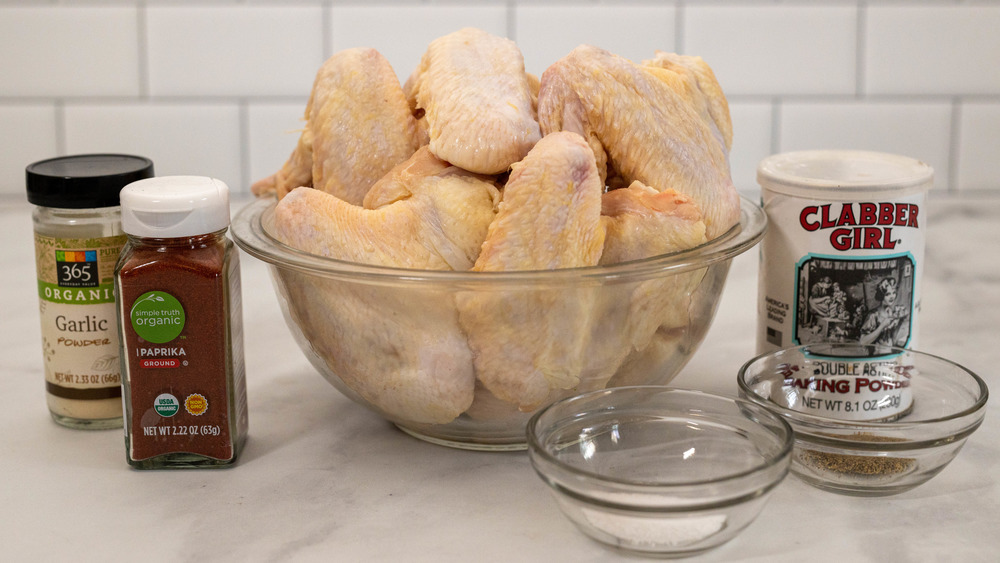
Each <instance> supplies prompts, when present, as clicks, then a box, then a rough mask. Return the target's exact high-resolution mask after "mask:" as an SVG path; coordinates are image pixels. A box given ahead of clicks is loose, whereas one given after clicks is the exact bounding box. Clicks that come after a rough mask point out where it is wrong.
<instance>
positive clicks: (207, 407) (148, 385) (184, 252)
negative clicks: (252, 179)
mask: <svg viewBox="0 0 1000 563" xmlns="http://www.w3.org/2000/svg"><path fill="white" fill-rule="evenodd" d="M225 244H226V243H225V240H224V239H219V243H218V244H209V245H205V246H199V247H188V248H183V249H176V250H175V251H174V252H173V255H172V256H171V257H170V260H162V259H160V260H157V250H156V249H155V248H154V249H149V248H144V247H141V246H140V247H138V248H132V247H126V253H125V254H124V255H123V257H122V262H121V264H120V265H119V273H118V278H119V280H118V283H119V291H120V298H121V322H120V325H121V327H122V335H123V342H124V350H125V354H126V358H127V372H126V391H127V396H126V400H127V405H126V407H127V409H128V413H127V428H128V436H129V444H128V446H129V452H128V453H129V459H130V461H136V462H141V461H143V460H148V459H151V458H155V457H157V456H165V455H170V454H181V453H183V454H192V455H196V456H203V457H205V458H211V459H214V460H231V459H234V458H235V455H236V451H235V448H236V443H235V441H236V440H237V439H238V438H239V437H240V434H241V432H244V431H245V429H244V428H245V421H246V415H245V412H240V409H242V410H243V411H245V400H244V401H243V402H242V403H239V404H232V403H231V402H230V401H231V399H230V396H231V395H232V393H230V392H229V386H230V382H231V381H232V377H233V374H231V373H229V371H230V370H231V368H230V366H231V364H232V357H231V348H232V346H231V339H232V328H233V327H232V321H233V319H232V318H231V308H230V306H229V305H230V303H229V300H230V298H231V296H232V295H233V288H230V287H229V285H231V284H232V283H233V280H232V279H231V276H230V275H228V274H230V273H231V272H232V268H234V267H238V265H236V264H233V263H232V262H233V261H235V260H236V258H235V254H232V253H230V254H229V256H231V257H232V258H230V259H227V258H226V256H227V254H226V252H225ZM159 254H160V256H162V255H163V253H162V252H160V253H159ZM236 279H237V280H238V275H237V276H236ZM235 283H237V284H238V281H237V282H235ZM235 291H236V292H238V291H239V287H238V285H237V286H236V288H235ZM240 337H242V336H241V335H240ZM240 360H242V359H240ZM239 367H240V373H239V374H238V377H239V379H238V380H237V382H238V384H239V386H241V387H242V385H243V381H242V377H243V373H242V361H240V362H239ZM239 395H240V396H242V392H240V393H239Z"/></svg>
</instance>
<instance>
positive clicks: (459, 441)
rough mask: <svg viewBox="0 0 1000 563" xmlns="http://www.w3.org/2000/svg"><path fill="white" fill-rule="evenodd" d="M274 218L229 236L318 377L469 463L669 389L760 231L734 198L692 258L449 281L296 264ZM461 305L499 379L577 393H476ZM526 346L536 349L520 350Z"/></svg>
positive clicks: (303, 259) (461, 275)
mask: <svg viewBox="0 0 1000 563" xmlns="http://www.w3.org/2000/svg"><path fill="white" fill-rule="evenodd" d="M275 205H276V201H275V199H274V198H261V199H258V200H256V201H254V202H252V203H250V204H249V205H247V206H245V207H244V208H243V209H241V210H240V211H239V212H238V213H237V215H236V216H235V217H234V219H233V225H232V233H233V236H234V238H235V240H236V243H237V244H238V245H239V246H240V247H241V248H242V249H243V250H244V251H246V252H247V253H248V254H250V255H251V256H253V257H255V258H257V259H260V260H262V261H264V262H266V263H267V264H268V265H269V269H270V272H271V275H272V281H273V282H274V286H275V289H276V292H277V295H278V301H279V303H280V305H281V308H282V312H283V313H284V317H285V321H286V324H287V325H288V327H289V328H290V329H291V331H292V334H293V336H294V337H295V340H296V342H297V344H298V345H299V347H300V348H301V349H302V351H303V352H304V353H305V355H306V357H307V358H308V359H309V361H310V362H311V363H312V365H313V366H314V367H315V368H316V370H317V371H318V372H319V373H320V374H321V375H322V376H323V377H324V378H325V379H326V380H327V381H329V382H330V383H331V384H332V385H333V386H334V387H335V388H336V389H337V390H339V391H340V392H341V393H343V394H344V395H346V396H347V397H349V398H350V399H352V400H354V401H355V402H357V403H360V404H362V405H364V406H366V407H368V408H370V409H372V410H374V411H375V412H377V413H378V414H380V415H381V416H382V417H384V418H385V419H387V420H389V421H390V422H392V423H394V424H395V425H396V426H398V427H399V428H401V429H402V430H404V431H405V432H407V433H409V434H411V435H413V436H416V437H418V438H421V439H423V440H426V441H430V442H434V443H437V444H442V445H447V446H452V447H458V448H464V449H478V450H517V449H521V450H523V449H524V448H525V447H526V446H525V434H524V427H525V424H526V423H527V421H528V418H530V417H531V414H532V413H533V412H534V411H535V410H537V408H538V407H540V406H542V405H544V404H547V403H549V402H552V401H555V400H558V399H561V398H563V397H568V396H572V395H576V394H579V393H583V392H586V391H592V390H597V389H602V388H605V387H616V386H623V385H636V384H665V383H667V382H668V381H670V380H671V379H672V378H673V377H674V376H675V375H676V374H677V373H678V372H679V371H680V369H681V368H682V367H683V366H684V365H685V364H686V363H687V362H688V360H689V359H690V358H691V356H692V355H693V354H694V352H695V350H697V348H698V346H699V344H700V343H701V341H702V340H703V338H704V337H705V334H706V333H707V331H708V328H709V326H710V325H711V323H712V319H713V318H714V316H715V312H716V309H717V306H718V304H719V297H720V295H721V293H722V288H723V286H724V284H725V280H726V276H727V274H728V272H729V265H730V263H731V261H732V258H733V257H735V256H737V255H739V254H741V253H743V252H745V251H747V250H748V249H750V248H751V247H753V246H754V245H755V244H757V242H759V241H760V239H761V237H762V236H763V233H764V230H765V228H766V224H767V216H766V215H765V214H764V212H763V211H762V210H761V208H760V207H759V206H757V205H756V204H754V203H753V202H751V201H750V200H748V199H746V198H742V200H741V209H740V220H739V223H738V224H736V225H734V226H733V227H732V228H731V229H730V230H729V231H727V232H726V233H725V234H723V235H721V236H719V237H717V238H716V239H713V240H711V241H709V242H707V243H705V244H703V245H701V246H698V247H696V248H692V249H690V250H685V251H682V252H675V253H671V254H664V255H660V256H654V257H651V258H647V259H643V260H635V261H631V262H623V263H620V264H614V265H609V266H594V267H586V268H567V269H561V270H544V271H525V272H448V271H430V270H415V269H403V268H388V267H380V266H372V265H367V264H360V263H354V262H345V261H342V260H335V259H331V258H326V257H323V256H317V255H314V254H309V253H305V252H302V251H299V250H296V249H294V248H291V247H289V246H287V245H285V244H283V243H282V242H280V241H279V240H277V239H276V238H275V237H274V235H273V234H272V232H273V228H272V225H273V220H274V208H275ZM463 302H464V303H469V302H478V303H482V304H483V305H482V306H480V307H478V308H476V309H475V311H476V312H477V314H478V315H479V316H480V317H481V318H482V319H486V320H488V321H489V322H485V323H482V324H483V325H485V326H488V327H490V328H491V329H495V334H497V335H509V337H510V338H514V339H516V340H517V341H516V342H509V341H507V340H505V338H508V336H497V337H493V336H492V335H491V337H490V338H489V339H488V341H489V342H490V343H491V345H492V348H493V355H491V356H490V358H491V359H492V360H493V362H494V365H503V364H507V363H510V364H511V365H526V364H528V365H530V364H531V362H528V361H524V359H523V358H524V356H525V355H530V354H535V355H536V358H537V359H538V363H536V364H535V371H536V372H540V373H543V374H545V376H546V377H549V376H550V375H551V374H552V373H553V372H554V373H556V375H557V377H559V378H562V379H564V380H567V381H570V380H571V381H572V382H575V383H572V382H571V383H567V384H565V385H562V384H561V385H560V386H558V387H554V388H552V389H551V390H550V391H549V394H548V396H547V397H544V401H541V402H539V403H538V405H537V406H534V407H526V406H525V405H517V404H513V403H510V402H507V401H503V400H500V399H498V398H497V397H496V396H494V395H493V394H492V393H491V391H490V389H488V388H487V387H486V385H484V384H483V383H482V382H481V381H480V377H479V373H478V371H477V369H478V368H477V364H476V362H477V361H478V359H479V357H478V354H479V352H477V351H476V350H474V349H473V347H472V346H471V344H470V342H471V337H470V334H469V333H468V332H467V330H466V327H465V326H464V325H463V322H462V321H463V319H462V315H463V313H465V312H466V310H465V309H461V308H460V304H461V303H463ZM525 304H537V306H526V305H525ZM511 311H518V312H519V313H516V314H512V313H511ZM524 334H531V335H536V334H537V335H538V337H537V338H534V339H533V340H530V341H526V339H525V338H523V337H520V338H519V339H517V337H519V336H520V335H524ZM482 341H483V339H482V338H480V342H482ZM525 348H529V349H528V350H525ZM514 358H522V360H521V361H520V364H515V363H514V362H512V361H511V359H514ZM501 375H503V376H504V377H509V378H519V377H521V378H523V377H525V376H526V375H531V374H525V373H521V372H520V370H518V369H511V370H510V372H509V373H503V374H501ZM445 382H447V383H445ZM449 386H452V387H455V388H458V387H461V388H460V389H453V388H451V387H449ZM459 394H461V397H460V398H461V400H454V401H451V402H445V401H444V400H443V399H452V398H453V397H454V396H458V395H459ZM456 405H457V406H456Z"/></svg>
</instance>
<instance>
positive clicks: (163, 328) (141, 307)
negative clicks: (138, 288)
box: [129, 291, 185, 344]
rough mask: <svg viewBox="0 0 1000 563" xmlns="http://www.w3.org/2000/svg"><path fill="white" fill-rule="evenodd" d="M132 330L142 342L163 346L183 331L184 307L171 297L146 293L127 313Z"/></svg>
mask: <svg viewBox="0 0 1000 563" xmlns="http://www.w3.org/2000/svg"><path fill="white" fill-rule="evenodd" d="M129 317H130V318H131V320H132V329H133V330H135V332H136V334H138V335H139V336H140V337H141V338H142V339H143V340H146V341H147V342H153V343H155V344H163V343H165V342H170V341H171V340H173V339H175V338H177V336H179V335H180V333H181V331H182V330H184V321H185V317H184V307H181V303H180V301H178V300H177V298H175V297H174V296H173V295H170V294H169V293H165V292H163V291H147V292H146V293H143V294H142V295H140V296H139V298H138V299H136V300H135V302H134V303H132V310H131V311H130V312H129Z"/></svg>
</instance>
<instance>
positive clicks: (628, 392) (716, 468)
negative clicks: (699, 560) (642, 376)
mask: <svg viewBox="0 0 1000 563" xmlns="http://www.w3.org/2000/svg"><path fill="white" fill-rule="evenodd" d="M527 437H528V452H529V456H530V459H531V463H532V465H533V466H534V468H535V471H536V472H537V473H538V475H539V476H540V477H541V478H542V480H543V481H544V482H545V483H547V484H548V485H549V486H550V488H551V490H552V493H553V496H554V497H555V498H556V500H557V501H558V504H559V507H560V508H561V509H562V511H563V512H564V513H565V514H566V515H567V516H568V517H569V518H570V520H572V521H573V522H574V523H575V524H576V525H577V527H579V528H580V530H582V531H583V532H584V533H585V534H587V535H588V536H590V537H591V538H593V539H595V540H597V541H599V542H602V543H604V544H607V545H609V546H613V547H614V548H617V549H620V550H624V551H626V552H633V553H640V554H644V555H654V556H660V557H681V556H688V555H694V554H697V553H701V552H704V551H707V550H709V549H712V548H714V547H717V546H719V545H721V544H723V543H724V542H727V541H729V540H731V539H732V538H734V537H735V536H736V535H737V534H739V533H740V531H741V530H743V529H744V528H746V526H748V525H749V524H750V523H751V522H752V521H753V520H754V519H755V518H756V517H757V515H758V514H759V513H760V511H761V509H762V508H763V507H764V505H765V503H766V502H767V499H768V497H769V496H770V493H771V491H772V490H773V489H774V488H775V487H776V486H777V485H778V484H779V483H780V482H781V481H782V479H784V477H785V475H787V473H788V467H789V459H790V455H791V450H792V430H791V428H789V426H788V424H787V423H785V422H784V421H783V420H782V419H781V418H780V417H778V416H775V415H773V414H772V413H770V412H769V411H768V410H767V409H764V408H762V407H760V406H759V405H755V404H753V403H751V402H749V401H744V400H742V399H736V398H730V397H723V396H719V395H713V394H708V393H703V392H699V391H690V390H682V389H675V388H670V387H664V386H633V387H619V388H615V389H605V390H602V391H594V392H591V393H585V394H582V395H579V396H576V397H571V398H568V399H563V400H561V401H558V402H556V403H553V404H552V405H550V406H548V407H546V408H544V409H542V410H540V411H539V412H537V413H536V414H535V415H534V416H533V417H532V418H531V420H530V421H529V423H528V427H527Z"/></svg>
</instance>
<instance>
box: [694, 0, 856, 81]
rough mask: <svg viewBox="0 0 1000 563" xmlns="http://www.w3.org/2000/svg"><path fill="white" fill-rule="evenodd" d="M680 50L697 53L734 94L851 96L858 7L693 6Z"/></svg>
mask: <svg viewBox="0 0 1000 563" xmlns="http://www.w3.org/2000/svg"><path fill="white" fill-rule="evenodd" d="M683 22H684V23H683V32H682V33H683V38H682V41H683V47H682V48H683V50H684V52H685V53H686V54H690V55H700V56H701V57H702V58H704V59H705V61H706V62H708V64H710V65H711V66H712V68H713V69H714V70H715V74H716V76H717V77H718V79H719V81H720V82H721V83H722V87H723V89H725V91H726V92H727V94H729V95H733V94H774V95H779V94H853V93H854V92H855V90H856V84H857V80H856V78H857V65H856V62H855V61H856V58H857V57H856V53H857V8H856V7H854V6H851V5H843V4H834V5H831V6H816V5H798V4H791V5H786V4H780V5H752V6H750V5H732V6H730V5H714V4H713V5H707V6H703V5H695V4H688V5H686V7H685V8H684V15H683Z"/></svg>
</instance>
